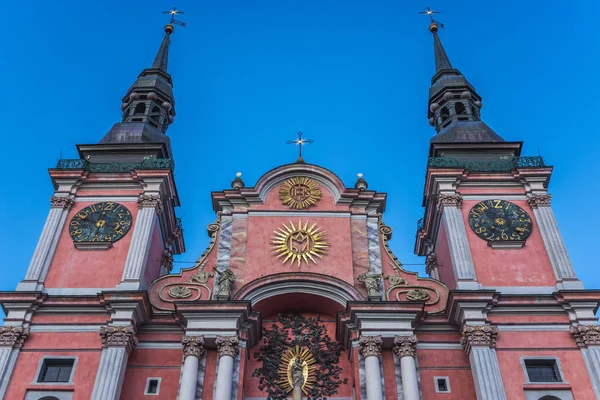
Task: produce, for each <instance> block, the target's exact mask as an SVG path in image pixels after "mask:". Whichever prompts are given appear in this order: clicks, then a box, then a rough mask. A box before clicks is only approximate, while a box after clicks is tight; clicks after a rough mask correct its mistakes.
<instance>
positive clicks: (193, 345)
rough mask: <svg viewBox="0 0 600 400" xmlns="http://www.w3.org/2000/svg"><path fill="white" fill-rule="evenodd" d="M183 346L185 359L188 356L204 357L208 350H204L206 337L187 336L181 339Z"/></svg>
mask: <svg viewBox="0 0 600 400" xmlns="http://www.w3.org/2000/svg"><path fill="white" fill-rule="evenodd" d="M181 344H182V345H183V358H184V359H185V358H186V357H187V356H194V357H197V358H200V357H202V355H204V353H206V350H205V349H204V336H190V335H185V336H184V337H183V339H181Z"/></svg>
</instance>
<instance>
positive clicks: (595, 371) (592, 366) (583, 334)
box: [569, 324, 600, 399]
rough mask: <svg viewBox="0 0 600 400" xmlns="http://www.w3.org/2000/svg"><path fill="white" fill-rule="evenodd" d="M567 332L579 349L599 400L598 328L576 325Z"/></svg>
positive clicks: (599, 327)
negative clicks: (569, 332)
mask: <svg viewBox="0 0 600 400" xmlns="http://www.w3.org/2000/svg"><path fill="white" fill-rule="evenodd" d="M569 330H570V331H571V334H572V335H573V338H574V339H575V342H577V345H578V346H579V348H580V349H581V355H582V357H583V360H584V362H585V366H586V369H587V371H588V374H589V376H590V381H591V382H592V386H593V388H594V393H595V394H596V399H600V326H599V325H581V324H577V325H574V326H571V327H570V328H569Z"/></svg>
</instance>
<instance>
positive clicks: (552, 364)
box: [525, 359, 562, 382]
mask: <svg viewBox="0 0 600 400" xmlns="http://www.w3.org/2000/svg"><path fill="white" fill-rule="evenodd" d="M525 369H526V370H527V376H528V377H529V382H562V378H561V376H560V371H559V370H558V365H557V364H556V360H554V359H546V360H544V359H530V360H525Z"/></svg>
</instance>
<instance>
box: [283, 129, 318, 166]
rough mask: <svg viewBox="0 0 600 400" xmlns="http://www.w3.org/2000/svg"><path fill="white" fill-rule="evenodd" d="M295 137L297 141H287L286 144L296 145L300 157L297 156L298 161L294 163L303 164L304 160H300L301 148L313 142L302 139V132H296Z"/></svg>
mask: <svg viewBox="0 0 600 400" xmlns="http://www.w3.org/2000/svg"><path fill="white" fill-rule="evenodd" d="M297 135H298V139H296V140H289V141H287V142H286V144H297V145H298V147H299V150H300V155H299V156H298V159H297V160H296V162H297V163H303V162H304V159H303V158H302V146H304V145H305V144H309V143H314V140H311V139H302V135H304V133H303V132H302V131H298V133H297Z"/></svg>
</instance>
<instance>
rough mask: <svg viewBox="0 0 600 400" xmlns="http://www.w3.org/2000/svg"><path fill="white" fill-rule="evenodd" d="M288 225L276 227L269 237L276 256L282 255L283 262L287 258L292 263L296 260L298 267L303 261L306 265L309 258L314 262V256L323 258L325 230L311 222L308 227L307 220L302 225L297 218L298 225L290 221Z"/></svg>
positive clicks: (326, 246)
mask: <svg viewBox="0 0 600 400" xmlns="http://www.w3.org/2000/svg"><path fill="white" fill-rule="evenodd" d="M289 225H290V226H287V225H286V224H283V228H278V229H277V230H276V231H275V232H274V235H273V237H272V238H271V245H272V246H273V254H276V255H277V257H276V258H281V257H284V256H285V258H284V259H283V264H285V263H286V262H287V261H288V260H290V263H291V264H293V263H294V262H296V263H297V264H298V267H300V264H301V263H302V262H303V261H304V262H305V263H306V265H308V264H309V260H310V261H312V262H313V264H316V263H317V261H316V260H315V257H318V258H323V255H325V253H326V249H327V248H328V247H329V243H327V242H326V241H325V234H326V232H325V231H321V228H320V227H315V226H316V225H317V224H316V223H313V224H312V225H311V226H310V227H308V221H307V222H305V223H304V225H302V221H301V220H300V219H299V220H298V225H296V226H294V223H293V222H292V221H290V224H289Z"/></svg>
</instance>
